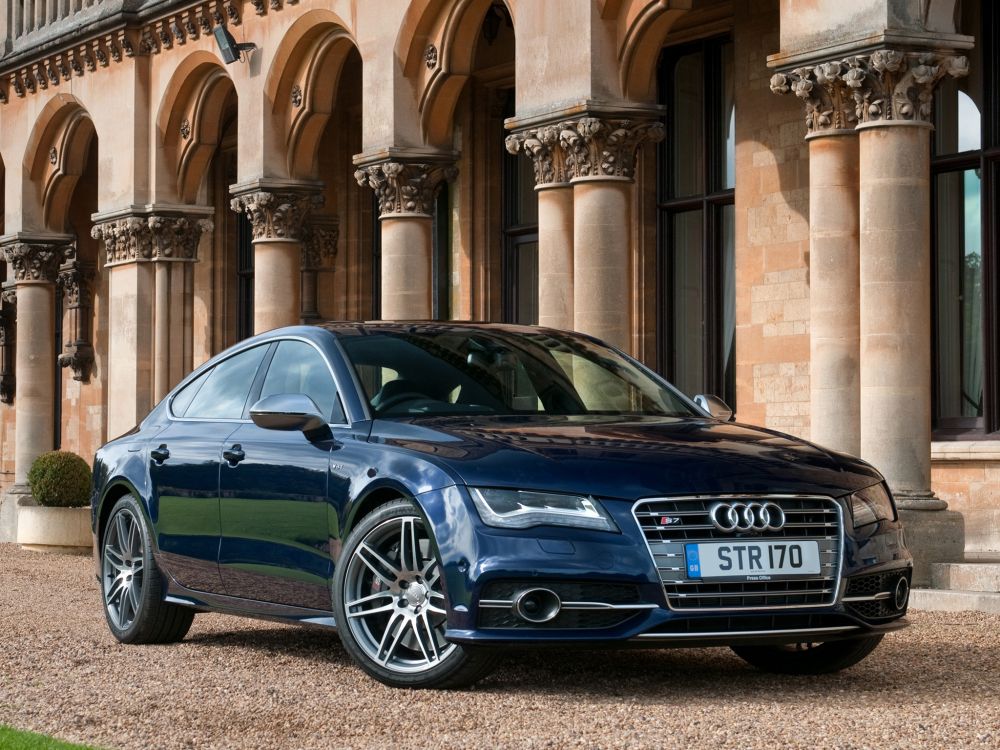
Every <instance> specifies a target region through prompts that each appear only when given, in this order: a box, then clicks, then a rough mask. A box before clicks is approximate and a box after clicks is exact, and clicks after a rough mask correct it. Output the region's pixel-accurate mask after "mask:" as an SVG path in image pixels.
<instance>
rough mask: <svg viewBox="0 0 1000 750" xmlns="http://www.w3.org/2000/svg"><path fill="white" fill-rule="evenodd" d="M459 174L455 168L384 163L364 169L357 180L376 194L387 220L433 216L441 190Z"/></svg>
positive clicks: (382, 215)
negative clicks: (435, 200) (439, 188)
mask: <svg viewBox="0 0 1000 750" xmlns="http://www.w3.org/2000/svg"><path fill="white" fill-rule="evenodd" d="M457 174H458V169H457V168H456V167H455V166H454V165H453V164H447V163H434V162H432V163H426V162H401V161H384V162H379V163H378V164H369V165H366V166H363V167H360V168H359V169H358V170H357V171H355V173H354V179H356V180H357V181H358V184H359V185H361V186H365V185H367V186H368V187H370V188H371V189H372V190H374V191H375V194H376V195H377V196H378V209H379V216H381V217H383V218H384V217H385V216H389V215H392V214H419V215H423V216H430V215H431V214H432V213H433V212H434V197H435V195H436V194H437V189H438V187H439V186H440V185H441V183H442V181H447V180H453V179H455V176H456V175H457Z"/></svg>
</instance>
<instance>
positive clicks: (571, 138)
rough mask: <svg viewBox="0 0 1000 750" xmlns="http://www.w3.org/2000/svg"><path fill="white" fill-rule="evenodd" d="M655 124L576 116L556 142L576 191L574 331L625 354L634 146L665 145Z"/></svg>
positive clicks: (660, 127) (628, 330) (628, 328)
mask: <svg viewBox="0 0 1000 750" xmlns="http://www.w3.org/2000/svg"><path fill="white" fill-rule="evenodd" d="M663 136H664V127H663V124H662V123H660V122H658V121H654V120H638V121H637V120H628V119H614V118H607V117H605V118H598V117H581V118H579V119H576V120H572V121H568V122H565V123H563V124H562V126H561V128H560V134H559V142H560V145H561V147H562V148H564V149H565V150H566V163H567V167H568V169H569V174H570V175H571V180H570V181H571V184H572V185H573V277H574V279H573V320H574V324H573V327H574V328H575V329H576V330H577V331H582V332H583V333H589V334H592V335H594V336H597V337H598V338H600V339H603V340H604V341H606V342H608V343H609V344H611V345H612V346H617V347H618V348H620V349H622V350H624V351H630V350H631V349H632V346H631V339H632V336H631V333H632V331H631V321H630V318H629V307H630V305H629V297H630V293H631V284H630V276H629V262H630V253H629V247H630V237H631V225H630V221H631V207H632V190H633V180H634V177H635V162H636V153H637V150H638V148H639V147H640V146H641V145H642V144H643V143H645V142H651V143H652V142H657V141H660V140H662V139H663Z"/></svg>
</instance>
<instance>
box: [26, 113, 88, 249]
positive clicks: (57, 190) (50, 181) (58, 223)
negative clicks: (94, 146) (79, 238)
mask: <svg viewBox="0 0 1000 750" xmlns="http://www.w3.org/2000/svg"><path fill="white" fill-rule="evenodd" d="M95 135H96V131H95V129H94V122H93V120H91V118H90V114H89V113H88V112H87V110H86V109H85V108H84V107H83V105H82V104H81V103H80V101H79V100H78V99H77V98H76V97H74V96H72V95H70V94H58V95H57V96H55V97H53V98H52V99H51V100H50V101H49V102H48V103H47V104H46V105H45V106H44V107H43V108H42V111H41V113H40V114H39V116H38V120H37V121H36V122H35V125H34V127H33V128H32V131H31V136H30V137H29V138H28V143H27V147H26V149H25V153H24V176H25V181H24V191H23V197H22V202H23V208H22V211H23V213H22V225H23V228H24V229H40V230H49V231H54V232H63V231H65V229H66V225H67V221H68V216H69V203H70V199H71V198H72V196H73V191H74V188H75V187H76V183H77V181H78V180H79V179H80V175H82V174H83V171H84V169H85V168H86V166H87V158H88V156H89V153H90V145H91V141H92V140H93V138H94V137H95Z"/></svg>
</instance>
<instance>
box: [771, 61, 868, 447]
mask: <svg viewBox="0 0 1000 750" xmlns="http://www.w3.org/2000/svg"><path fill="white" fill-rule="evenodd" d="M846 68H847V66H846V65H845V64H844V63H843V62H841V61H839V60H836V61H832V62H826V63H821V64H819V65H816V66H813V67H802V68H797V69H796V70H794V71H791V72H789V73H787V74H786V73H777V74H775V75H774V76H773V77H772V78H771V90H772V91H773V92H775V93H777V94H785V93H788V92H789V91H791V92H794V93H795V95H796V96H798V97H799V98H800V99H802V100H803V101H804V103H805V110H806V129H807V131H808V133H807V135H806V140H807V141H808V142H809V333H810V337H809V349H810V351H809V363H810V364H809V391H810V394H809V395H810V405H809V415H810V422H811V425H812V436H811V437H812V440H813V442H815V443H818V444H820V445H822V446H825V447H828V448H833V449H834V450H837V451H842V452H844V453H850V454H852V455H860V453H861V389H860V374H859V373H860V361H859V360H860V352H861V342H860V319H859V312H860V285H859V280H858V263H859V248H858V241H859V240H858V221H859V219H858V210H859V209H858V134H857V131H856V130H855V127H856V125H857V119H858V118H857V112H856V107H855V102H854V99H853V97H852V96H851V94H850V91H851V89H850V88H849V87H848V85H847V84H846V83H845V82H844V80H843V78H842V74H843V73H844V72H845V70H846Z"/></svg>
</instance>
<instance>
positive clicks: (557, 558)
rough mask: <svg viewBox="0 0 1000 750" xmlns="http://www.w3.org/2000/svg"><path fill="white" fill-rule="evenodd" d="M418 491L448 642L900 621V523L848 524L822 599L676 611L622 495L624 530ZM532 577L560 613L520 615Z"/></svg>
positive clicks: (731, 633) (885, 625)
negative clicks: (510, 524) (537, 521)
mask: <svg viewBox="0 0 1000 750" xmlns="http://www.w3.org/2000/svg"><path fill="white" fill-rule="evenodd" d="M417 499H418V501H419V502H420V504H421V506H422V507H423V509H424V511H425V513H426V514H427V516H428V520H429V521H430V522H431V525H432V527H433V528H434V531H435V537H436V539H437V542H438V548H439V553H440V556H441V561H442V568H443V571H444V575H445V585H446V588H447V592H448V598H449V602H450V608H449V612H448V626H447V630H446V632H445V637H446V638H447V639H448V640H450V641H453V642H455V643H463V644H470V645H472V644H478V645H489V644H496V645H500V644H504V645H507V646H510V645H523V646H542V645H546V644H551V645H555V644H578V645H586V644H592V645H600V646H609V645H637V646H645V647H661V646H705V645H737V644H741V643H795V642H803V641H820V640H822V641H827V640H835V639H841V638H853V637H858V636H862V635H866V634H876V633H886V632H891V631H893V630H898V629H900V628H902V627H905V626H906V625H907V622H906V620H905V617H904V615H905V614H906V604H905V603H904V604H903V606H902V607H895V606H889V605H887V604H886V602H887V601H888V600H889V596H890V595H891V594H892V593H893V592H892V588H893V587H894V586H895V584H896V583H897V582H898V581H899V579H900V578H901V577H902V578H905V579H906V581H907V583H908V581H909V577H910V571H911V568H912V560H911V557H910V555H909V553H908V552H907V551H906V548H905V545H904V543H903V534H902V528H901V526H900V525H899V523H898V522H882V523H880V524H878V525H877V527H874V528H869V529H867V530H863V531H862V532H856V531H855V530H854V529H853V528H851V527H850V526H851V525H850V523H849V522H847V523H846V524H844V528H843V535H842V540H841V547H842V548H841V558H840V566H839V576H838V579H837V583H836V591H835V592H834V593H833V595H832V596H831V597H830V600H829V602H828V603H824V604H823V605H808V606H788V605H786V606H781V607H767V606H761V607H756V608H753V607H745V608H733V607H721V606H720V607H715V608H709V609H698V610H695V611H684V610H678V609H675V608H671V606H670V605H669V604H668V601H667V596H666V594H665V589H664V585H663V582H662V581H661V579H660V574H659V572H658V571H657V568H656V566H655V564H654V561H653V557H652V555H651V554H650V550H649V547H648V546H647V545H646V543H645V538H644V536H643V533H642V531H641V530H640V527H639V524H638V523H637V521H636V519H635V516H634V515H633V511H632V506H631V504H630V503H628V502H625V501H614V500H606V501H603V502H604V507H605V509H606V510H608V512H609V513H610V514H611V515H612V517H613V518H614V519H615V522H616V524H617V525H618V527H619V529H620V532H621V533H609V532H597V531H586V530H580V529H572V528H557V527H544V528H543V527H537V528H533V529H527V530H519V531H508V530H504V529H497V528H493V527H487V526H485V525H484V524H483V523H482V521H481V520H480V519H479V517H478V514H477V513H476V511H475V509H474V506H473V505H472V502H471V500H470V499H469V497H468V495H467V491H466V490H465V489H464V488H462V487H448V488H445V489H442V490H435V491H433V492H430V493H426V494H424V495H421V496H418V498H417ZM847 517H848V518H849V516H847ZM852 582H854V583H852ZM855 583H856V584H858V585H855ZM530 588H547V589H551V590H554V591H556V593H557V594H559V595H560V599H561V601H562V606H563V609H562V610H561V611H560V617H559V618H556V619H554V620H552V621H551V622H547V623H540V624H534V623H530V622H525V621H524V620H523V619H522V618H519V617H518V615H517V613H516V612H515V607H514V602H515V599H516V597H517V595H518V593H519V592H523V591H524V590H527V589H530ZM883 589H884V590H883ZM563 615H566V616H565V617H564V616H563ZM560 618H562V619H560Z"/></svg>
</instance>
